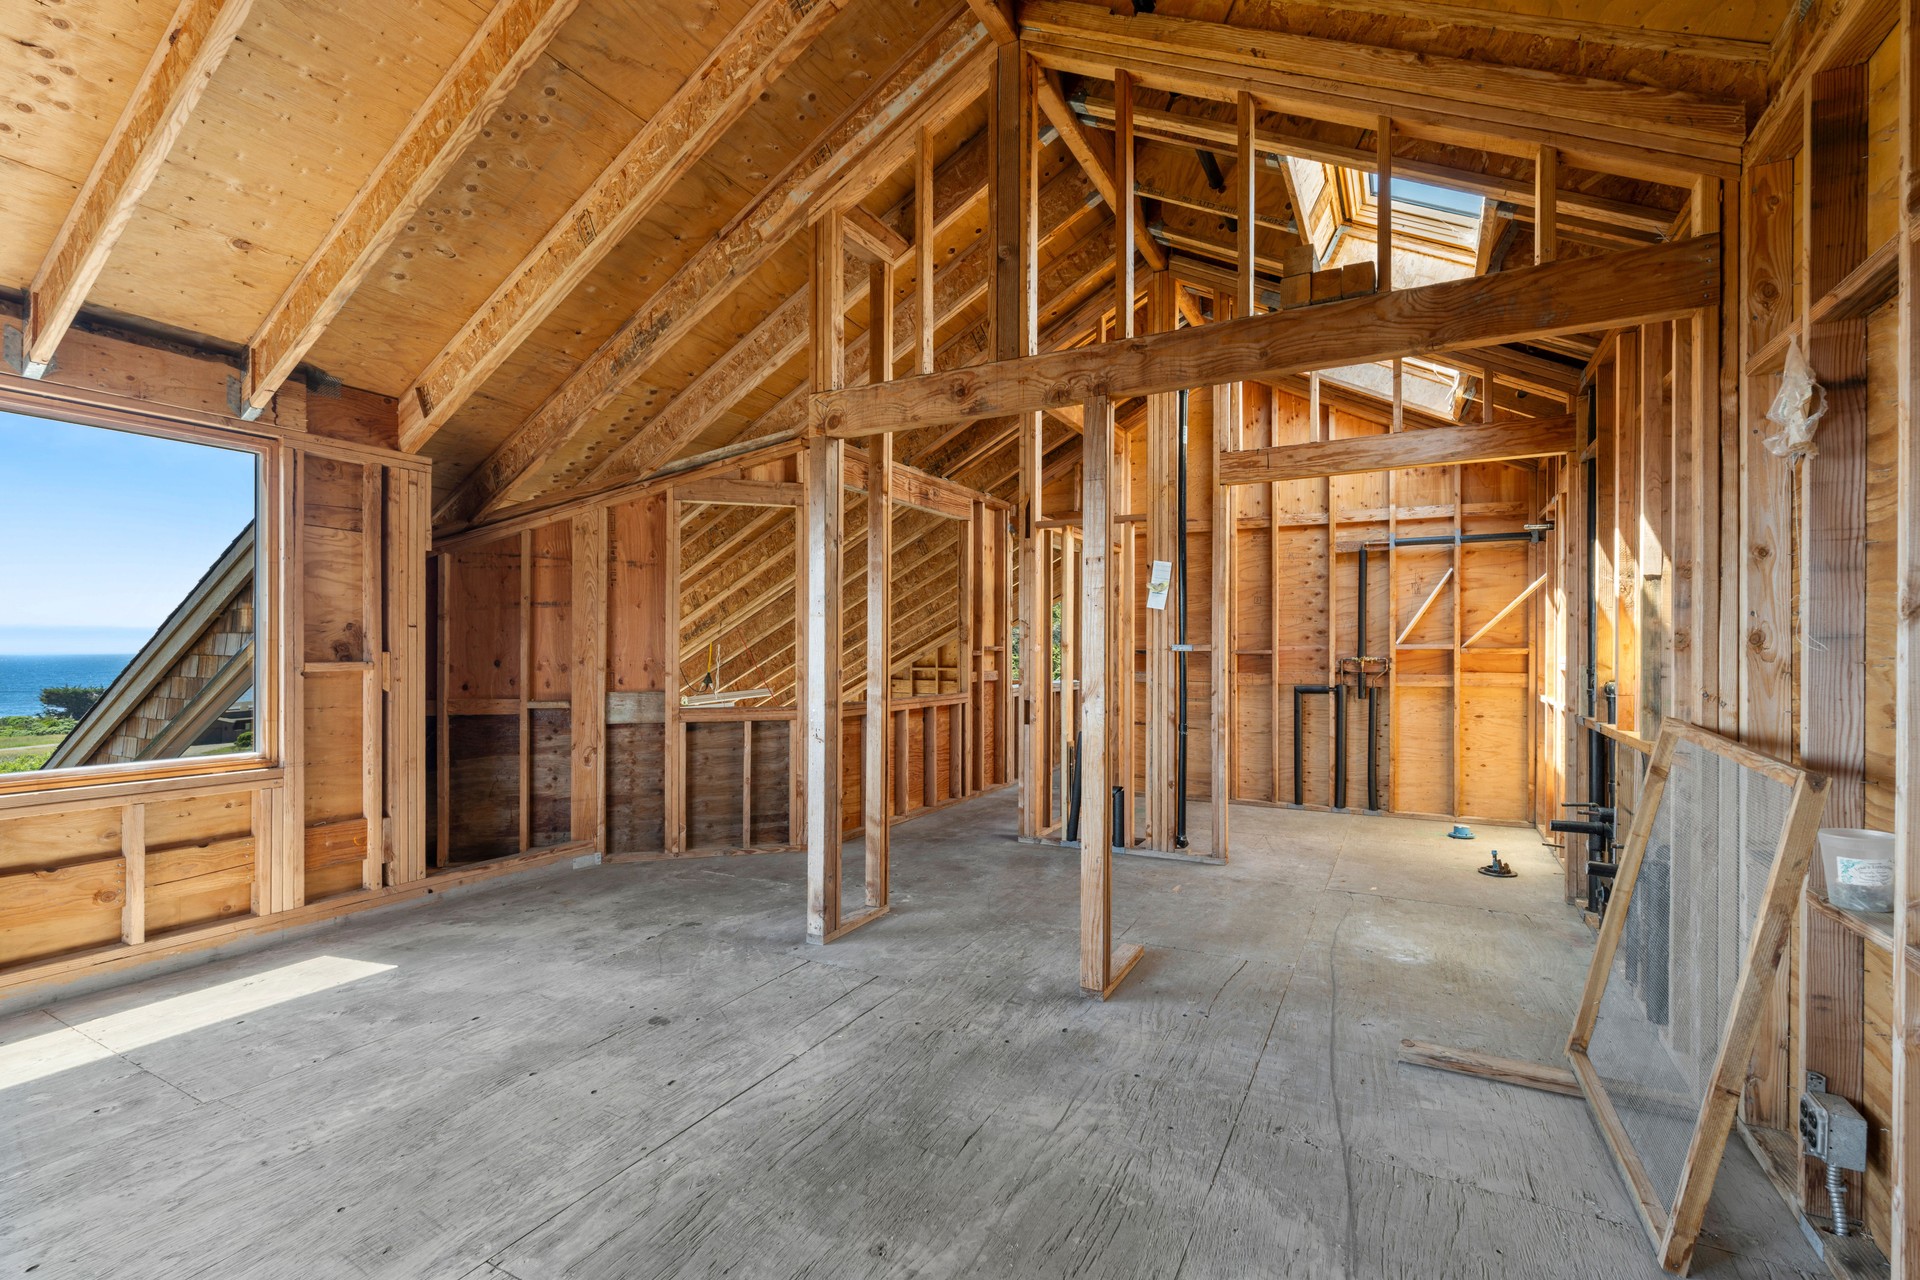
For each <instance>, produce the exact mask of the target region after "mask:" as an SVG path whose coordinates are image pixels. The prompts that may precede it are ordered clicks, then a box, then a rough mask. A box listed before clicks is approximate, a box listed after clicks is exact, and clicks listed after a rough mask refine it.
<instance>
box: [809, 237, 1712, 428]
mask: <svg viewBox="0 0 1920 1280" xmlns="http://www.w3.org/2000/svg"><path fill="white" fill-rule="evenodd" d="M1719 269H1720V241H1719V237H1718V236H1703V237H1698V238H1695V239H1691V240H1681V241H1676V242H1674V243H1672V244H1667V245H1659V246H1656V247H1652V248H1647V249H1629V250H1623V251H1621V252H1620V253H1617V254H1612V255H1607V256H1604V257H1600V258H1582V259H1575V260H1572V261H1566V262H1555V263H1548V264H1545V265H1542V266H1538V267H1528V268H1523V269H1520V270H1516V271H1507V272H1501V273H1500V274H1498V275H1495V276H1481V277H1473V278H1469V279H1465V280H1457V281H1451V282H1448V283H1445V284H1435V285H1427V286H1425V287H1422V288H1417V289H1402V290H1399V291H1396V292H1394V293H1391V294H1382V295H1376V296H1371V297H1364V298H1355V299H1350V300H1348V301H1344V302H1338V303H1328V304H1326V305H1324V306H1318V307H1314V308H1312V309H1310V310H1299V311H1278V312H1269V313H1268V314H1265V315H1259V316H1248V317H1243V318H1241V319H1237V320H1233V321H1230V322H1229V323H1227V324H1225V325H1219V326H1206V327H1205V328H1204V329H1199V328H1196V329H1182V330H1176V331H1175V332H1172V333H1167V334H1156V335H1153V336H1151V337H1148V338H1143V339H1140V340H1138V341H1135V342H1132V343H1129V344H1128V345H1127V346H1126V347H1125V348H1124V349H1123V350H1119V351H1103V350H1100V349H1099V348H1087V349H1080V350H1073V351H1062V352H1057V353H1049V354H1046V355H1039V356H1029V357H1026V358H1024V359H1021V360H1019V361H1017V362H1000V363H997V364H994V365H990V366H986V367H984V368H979V369H967V370H962V371H959V372H955V373H948V374H936V375H933V376H931V377H919V378H903V379H900V380H898V381H896V382H893V383H890V384H889V385H887V386H885V387H859V388H852V389H849V390H845V391H840V392H833V393H822V394H816V395H815V397H814V399H813V402H812V405H811V408H810V414H809V416H810V420H811V422H812V423H813V424H814V425H815V426H816V427H818V428H820V429H822V430H825V431H827V432H829V433H831V434H833V435H836V436H844V437H856V436H865V435H872V434H876V433H878V432H882V431H893V430H898V429H900V428H901V427H902V426H903V425H906V424H913V425H917V426H925V425H928V424H931V423H938V422H962V421H966V420H968V419H975V418H990V417H999V416H1001V415H1004V414H1010V413H1019V412H1026V411H1034V410H1044V409H1047V408H1049V407H1051V406H1054V405H1058V404H1063V403H1067V402H1069V401H1071V400H1073V399H1075V398H1077V397H1080V396H1084V395H1092V394H1105V395H1109V396H1115V397H1125V396H1133V395H1147V394H1152V393H1154V392H1160V391H1173V390H1177V389H1179V388H1181V387H1195V386H1211V385H1213V384H1215V383H1219V382H1232V381H1239V380H1250V379H1274V378H1280V377H1284V376H1286V375H1288V374H1294V373H1305V372H1309V371H1312V370H1314V369H1320V368H1331V367H1337V366H1340V365H1346V364H1355V363H1363V362H1371V361H1377V360H1390V359H1393V358H1395V357H1404V356H1413V355H1431V354H1437V353H1440V352H1445V351H1452V350H1459V349H1463V348H1469V347H1478V346H1486V345H1490V344H1496V343H1505V342H1518V341H1523V340H1526V339H1530V338H1540V337H1545V336H1549V335H1552V334H1561V333H1578V332H1583V331H1586V330H1590V329H1597V328H1606V327H1609V326H1613V325H1620V324H1637V323H1642V322H1645V321H1650V320H1662V319H1669V318H1673V317H1676V316H1682V315H1686V314H1688V313H1690V312H1692V311H1694V310H1696V309H1698V308H1700V307H1702V306H1708V305H1711V304H1712V303H1713V302H1714V301H1715V300H1716V299H1717V298H1718V290H1719V284H1720V282H1719ZM1625 280H1632V281H1633V282H1634V288H1633V289H1632V290H1626V289H1623V287H1622V281H1625Z"/></svg>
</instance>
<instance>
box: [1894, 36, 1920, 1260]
mask: <svg viewBox="0 0 1920 1280" xmlns="http://www.w3.org/2000/svg"><path fill="white" fill-rule="evenodd" d="M1897 38H1898V39H1899V41H1900V72H1901V76H1900V82H1901V86H1902V87H1901V100H1900V174H1901V182H1900V195H1901V199H1900V205H1901V208H1900V228H1899V231H1898V233H1897V234H1898V235H1899V237H1900V249H1899V253H1900V297H1899V301H1898V303H1897V304H1896V305H1897V306H1898V309H1899V321H1898V323H1899V353H1898V360H1899V405H1900V420H1899V484H1898V493H1899V497H1898V507H1899V511H1898V518H1897V520H1896V521H1895V527H1896V528H1898V529H1899V531H1900V532H1899V535H1898V536H1899V547H1898V552H1897V555H1898V565H1899V568H1898V572H1897V581H1898V582H1899V584H1900V587H1899V591H1900V598H1899V613H1898V618H1899V622H1898V624H1897V627H1898V640H1897V649H1896V660H1895V661H1896V665H1895V704H1896V716H1895V720H1896V723H1897V725H1898V735H1899V736H1898V742H1897V748H1896V766H1895V767H1896V803H1895V806H1894V813H1895V818H1894V834H1895V836H1896V841H1895V847H1896V849H1897V850H1898V851H1899V852H1898V855H1897V857H1896V860H1895V863H1894V927H1893V938H1894V944H1895V954H1896V955H1897V954H1899V953H1900V951H1901V949H1903V948H1904V949H1905V950H1906V952H1907V954H1909V955H1911V954H1912V950H1913V948H1915V947H1917V946H1920V414H1916V412H1915V404H1916V402H1917V401H1916V398H1917V397H1920V245H1916V244H1915V237H1916V236H1920V14H1916V12H1915V4H1914V0H1903V3H1902V4H1901V5H1900V26H1899V31H1898V34H1897ZM1892 1030H1893V1035H1892V1040H1893V1044H1892V1058H1893V1062H1892V1066H1893V1090H1892V1092H1893V1098H1892V1103H1893V1116H1892V1119H1893V1132H1892V1134H1891V1140H1890V1142H1889V1152H1890V1155H1891V1159H1890V1160H1889V1166H1890V1167H1889V1170H1888V1173H1889V1181H1890V1182H1891V1184H1892V1213H1891V1221H1892V1224H1893V1235H1892V1239H1891V1241H1890V1244H1891V1245H1892V1250H1891V1253H1892V1264H1893V1265H1892V1268H1891V1271H1892V1275H1893V1277H1894V1280H1920V1231H1916V1229H1915V1226H1914V1222H1913V1217H1914V1214H1915V1213H1916V1211H1920V1189H1917V1188H1916V1187H1915V1178H1916V1175H1917V1174H1920V1087H1917V1086H1920V971H1917V970H1916V969H1915V966H1914V965H1912V964H1911V963H1909V964H1904V965H1902V964H1896V965H1895V966H1894V976H1893V1029H1892Z"/></svg>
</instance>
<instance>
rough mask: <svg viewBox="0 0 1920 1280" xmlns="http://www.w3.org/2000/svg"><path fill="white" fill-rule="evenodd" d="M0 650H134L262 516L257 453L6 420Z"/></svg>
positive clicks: (0, 468) (1, 429)
mask: <svg viewBox="0 0 1920 1280" xmlns="http://www.w3.org/2000/svg"><path fill="white" fill-rule="evenodd" d="M0 505H4V508H5V509H6V510H7V512H8V514H9V516H10V517H11V518H10V519H8V520H7V521H6V534H7V536H6V538H5V540H4V541H3V542H0V653H131V652H133V651H134V650H135V649H137V648H139V646H140V645H141V644H142V643H143V642H144V641H145V640H146V638H147V636H149V635H150V634H152V632H153V629H154V628H155V627H157V626H159V625H160V623H161V622H162V621H163V620H164V619H165V618H166V616H167V614H168V613H170V612H172V610H173V608H174V606H175V605H177V604H179V603H180V601H181V599H182V598H183V597H185V595H186V594H187V592H188V591H190V590H192V588H193V585H194V583H196V582H198V581H199V580H200V577H201V575H202V574H204V573H205V572H206V571H207V569H208V568H209V567H210V566H211V565H212V564H213V561H214V558H215V557H217V556H218V555H219V554H220V553H221V552H222V551H223V550H225V549H226V547H227V544H228V543H230V542H232V541H233V539H234V536H235V535H236V534H238V533H239V532H240V531H241V530H242V529H243V528H245V527H246V524H247V522H248V521H249V520H251V519H253V505H254V457H253V455H252V454H250V453H242V452H239V451H237V450H233V449H214V448H210V447H208V446H206V445H197V444H185V443H182V442H180V441H176V440H161V439H158V438H156V437H153V436H142V435H136V434H134V433H132V432H128V431H107V430H103V429H101V428H99V427H82V426H74V425H72V424H70V423H65V422H55V421H52V420H50V419H45V418H29V417H24V416H22V415H20V414H14V413H4V412H0Z"/></svg>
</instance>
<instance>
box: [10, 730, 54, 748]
mask: <svg viewBox="0 0 1920 1280" xmlns="http://www.w3.org/2000/svg"><path fill="white" fill-rule="evenodd" d="M66 736H67V735H66V734H64V733H18V734H16V733H0V750H6V749H7V748H10V747H52V746H58V745H59V744H60V743H61V742H62V741H63V740H65V738H66Z"/></svg>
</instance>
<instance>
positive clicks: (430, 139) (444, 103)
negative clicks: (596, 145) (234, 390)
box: [241, 0, 579, 418]
mask: <svg viewBox="0 0 1920 1280" xmlns="http://www.w3.org/2000/svg"><path fill="white" fill-rule="evenodd" d="M578 3H579V0H500V3H499V4H497V5H495V6H494V8H493V12H491V13H489V14H488V15H487V20H486V21H485V22H484V23H482V24H481V27H480V29H479V30H478V31H477V32H475V33H474V36H473V39H471V40H470V41H468V42H467V47H466V48H465V49H464V50H462V51H461V54H460V57H459V58H458V59H457V60H456V61H455V62H454V64H453V66H451V67H449V68H448V69H447V73H446V74H445V75H444V76H442V77H441V78H440V83H439V84H438V85H436V86H435V87H434V90H433V92H432V94H431V95H429V96H428V98H427V100H426V102H425V104H424V105H422V106H421V108H420V109H419V110H418V111H416V112H414V115H413V119H412V120H410V121H409V122H408V123H407V127H406V129H405V130H404V131H403V132H402V133H401V135H400V138H399V140H398V141H396V142H395V143H394V144H393V146H392V148H391V149H389V150H388V152H387V154H386V156H385V157H384V158H383V159H382V160H381V161H380V164H379V166H378V167H377V168H376V169H374V171H373V174H372V176H371V177H369V178H368V179H367V181H366V182H365V183H364V184H363V185H362V186H361V188H360V190H359V192H358V193H356V194H355V196H354V198H353V201H352V203H350V204H348V205H347V208H346V212H345V213H343V214H341V215H340V217H339V218H338V219H336V220H335V222H334V224H333V227H332V229H331V230H329V231H328V232H327V236H326V239H324V240H322V241H321V242H320V247H319V248H318V249H317V250H315V251H314V254H313V256H312V257H311V258H308V259H307V263H306V265H305V266H304V267H302V268H301V270H300V274H299V275H298V276H296V277H295V278H294V281H293V283H292V284H290V285H288V286H287V291H286V292H285V293H284V294H282V295H281V296H280V299H279V300H278V301H277V302H275V303H274V304H273V310H272V311H270V312H268V313H267V318H266V319H265V320H264V321H262V322H261V324H260V327H259V328H258V329H257V330H255V332H254V335H253V339H252V341H251V342H249V343H248V344H247V389H246V403H245V405H244V406H243V407H242V409H241V416H242V417H244V418H258V417H259V416H260V414H261V413H262V412H264V411H265V410H266V408H267V406H268V405H269V404H271V403H272V402H273V393H274V392H276V391H278V390H279V389H280V384H281V383H283V382H285V381H286V380H287V379H288V378H289V377H291V376H292V375H293V371H294V369H295V368H296V367H298V365H299V364H300V361H301V360H302V359H304V358H305V357H306V354H307V352H308V351H309V350H311V349H312V348H313V345H314V344H315V343H316V342H318V341H320V337H321V335H322V334H324V333H325V332H326V330H327V326H328V325H330V324H332V323H333V321H334V318H335V317H336V316H338V315H339V314H340V312H341V311H342V310H344V309H345V308H346V305H347V302H348V300H349V299H350V298H352V297H353V293H354V290H356V289H358V288H359V287H360V285H361V282H362V281H364V280H365V279H366V278H367V275H368V273H369V272H371V271H372V270H373V269H374V266H375V265H376V264H377V263H378V262H379V261H380V259H381V257H382V256H383V255H384V254H385V253H386V251H387V250H388V249H389V248H391V247H392V245H393V242H394V240H395V239H397V238H398V237H399V235H400V233H401V232H402V231H403V230H405V229H406V226H407V222H408V221H409V220H410V219H411V218H412V217H413V216H414V214H415V213H416V212H417V211H418V210H419V208H420V206H421V205H422V204H423V203H424V202H425V201H426V199H427V197H428V196H430V195H432V194H433V191H434V189H435V188H436V187H438V186H439V185H440V182H441V180H442V179H443V178H445V177H446V175H447V173H448V172H449V171H450V170H451V169H452V168H453V166H454V164H455V163H456V162H457V161H458V160H459V159H460V157H461V156H462V155H463V154H465V152H466V150H467V148H468V147H469V146H471V145H472V143H473V141H474V140H475V139H476V138H478V137H479V136H480V131H481V129H483V128H484V127H485V126H486V123H487V121H488V120H489V119H490V118H491V117H492V116H493V113H494V111H495V109H496V108H498V107H499V105H500V104H501V103H502V102H504V101H505V100H506V97H507V95H508V94H509V93H511V92H512V91H513V86H514V85H515V84H517V83H518V82H519V80H520V77H521V76H522V75H523V74H525V72H526V70H527V68H529V67H531V66H532V65H533V64H534V63H535V62H536V61H538V60H539V58H540V56H541V55H542V54H543V53H545V52H546V48H547V45H548V44H549V43H550V42H551V41H552V40H553V37H554V36H555V35H556V34H558V33H559V30H560V28H561V27H562V26H564V25H565V24H566V21H567V19H568V18H570V17H572V16H573V11H574V8H575V6H576V5H577V4H578Z"/></svg>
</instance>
